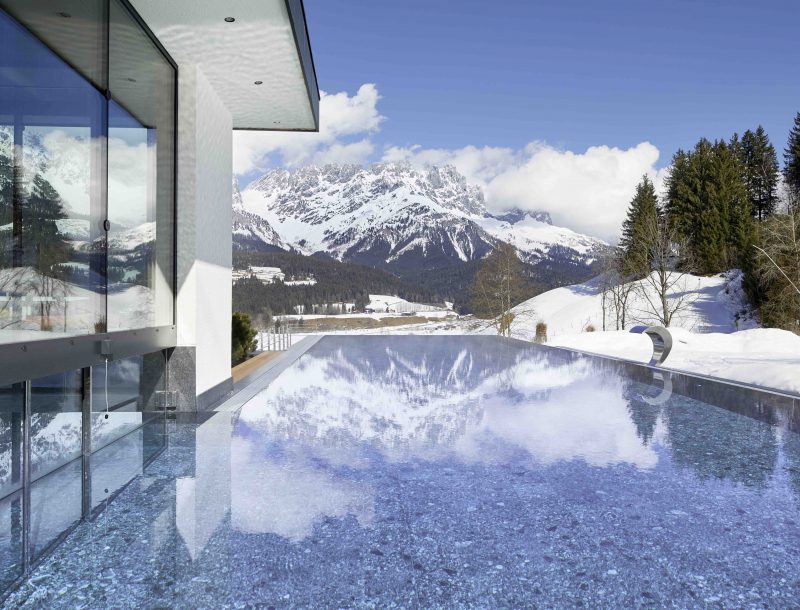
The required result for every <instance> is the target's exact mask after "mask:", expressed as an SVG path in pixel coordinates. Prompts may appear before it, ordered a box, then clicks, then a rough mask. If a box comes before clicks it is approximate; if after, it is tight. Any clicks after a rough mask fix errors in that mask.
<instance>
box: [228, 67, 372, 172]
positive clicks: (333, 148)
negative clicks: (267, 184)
mask: <svg viewBox="0 0 800 610" xmlns="http://www.w3.org/2000/svg"><path fill="white" fill-rule="evenodd" d="M378 100H380V95H379V93H378V89H377V87H376V86H375V85H373V84H370V83H367V84H364V85H361V87H359V89H358V91H357V92H356V93H355V95H352V96H351V95H348V94H347V93H346V92H340V93H332V94H330V93H325V92H324V91H323V92H322V93H321V98H320V109H319V114H320V127H319V132H318V133H298V132H281V131H235V132H234V134H233V170H234V173H236V174H238V175H241V174H245V173H247V172H250V171H253V170H259V169H265V168H266V167H267V166H268V165H269V157H271V156H272V155H278V156H279V157H280V160H281V162H282V165H284V166H288V167H294V166H298V165H302V164H304V163H318V162H320V161H321V160H324V161H325V162H346V163H364V162H366V161H367V158H368V157H369V156H370V155H371V154H372V152H373V148H372V143H371V142H370V141H369V140H368V139H361V140H360V141H357V142H349V141H348V140H347V139H348V138H351V137H355V136H362V137H363V136H364V135H367V134H370V133H374V132H375V131H377V130H378V128H379V127H380V124H381V123H382V122H383V121H384V120H385V117H383V116H381V114H380V113H379V112H378Z"/></svg>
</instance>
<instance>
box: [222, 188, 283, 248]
mask: <svg viewBox="0 0 800 610" xmlns="http://www.w3.org/2000/svg"><path fill="white" fill-rule="evenodd" d="M233 245H234V247H235V248H241V249H252V250H289V249H290V246H288V245H287V244H285V243H284V241H283V240H282V239H281V236H280V235H278V233H277V232H276V231H275V229H273V228H272V227H271V226H270V224H269V222H267V221H266V220H264V219H263V218H262V217H261V216H258V215H257V214H251V213H250V212H248V211H246V210H245V209H244V205H243V204H242V194H241V193H240V192H239V183H238V182H237V181H236V179H235V178H234V180H233Z"/></svg>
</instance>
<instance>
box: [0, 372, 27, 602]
mask: <svg viewBox="0 0 800 610" xmlns="http://www.w3.org/2000/svg"><path fill="white" fill-rule="evenodd" d="M24 392H25V388H24V386H23V384H21V383H17V384H14V385H6V386H0V591H3V590H4V589H5V588H6V587H7V586H8V585H9V584H10V583H12V582H13V581H14V580H15V579H16V578H18V577H19V576H21V574H22V565H23V559H22V491H21V489H22V416H23V405H24V402H23V401H24V398H25V394H24Z"/></svg>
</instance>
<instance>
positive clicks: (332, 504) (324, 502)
mask: <svg viewBox="0 0 800 610" xmlns="http://www.w3.org/2000/svg"><path fill="white" fill-rule="evenodd" d="M265 451H266V450H265V448H264V447H262V446H259V444H257V443H256V442H254V441H252V440H249V439H247V438H244V437H241V436H234V437H233V441H232V446H231V523H232V525H233V527H234V528H235V529H237V530H238V531H240V532H245V533H265V534H266V533H269V534H277V535H279V536H283V537H284V538H288V539H289V540H292V541H300V540H302V539H304V538H306V537H307V536H309V535H310V534H311V533H312V531H313V529H314V526H315V525H316V524H317V523H319V522H320V521H322V520H323V519H324V518H326V517H339V518H343V517H346V516H347V515H353V516H354V517H355V518H356V520H357V521H358V523H359V525H361V526H362V527H370V526H371V525H372V522H373V520H374V518H375V508H374V495H375V492H374V489H373V488H372V486H371V485H369V484H366V483H358V482H355V481H349V480H345V479H340V478H337V477H335V476H334V474H333V473H331V472H328V471H325V470H322V469H320V465H319V464H318V463H316V462H315V461H314V460H312V459H311V457H310V456H309V454H308V453H307V452H306V451H305V450H303V449H297V450H292V448H287V450H286V451H285V452H284V453H283V454H282V455H281V456H279V457H274V458H273V457H271V456H269V455H266V453H265Z"/></svg>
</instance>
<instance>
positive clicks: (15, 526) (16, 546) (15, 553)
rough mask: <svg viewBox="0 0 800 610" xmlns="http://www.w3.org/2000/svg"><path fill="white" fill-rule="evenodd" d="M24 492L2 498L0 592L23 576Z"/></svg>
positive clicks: (0, 504) (0, 505) (0, 514)
mask: <svg viewBox="0 0 800 610" xmlns="http://www.w3.org/2000/svg"><path fill="white" fill-rule="evenodd" d="M22 529H23V524H22V492H21V491H17V492H15V493H13V494H11V495H9V496H6V497H5V498H2V499H0V593H2V592H3V591H5V589H6V588H8V586H9V585H11V583H13V582H14V581H15V580H16V579H17V578H19V577H20V576H22V571H23V566H24V563H23V552H22V540H23V538H22Z"/></svg>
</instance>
